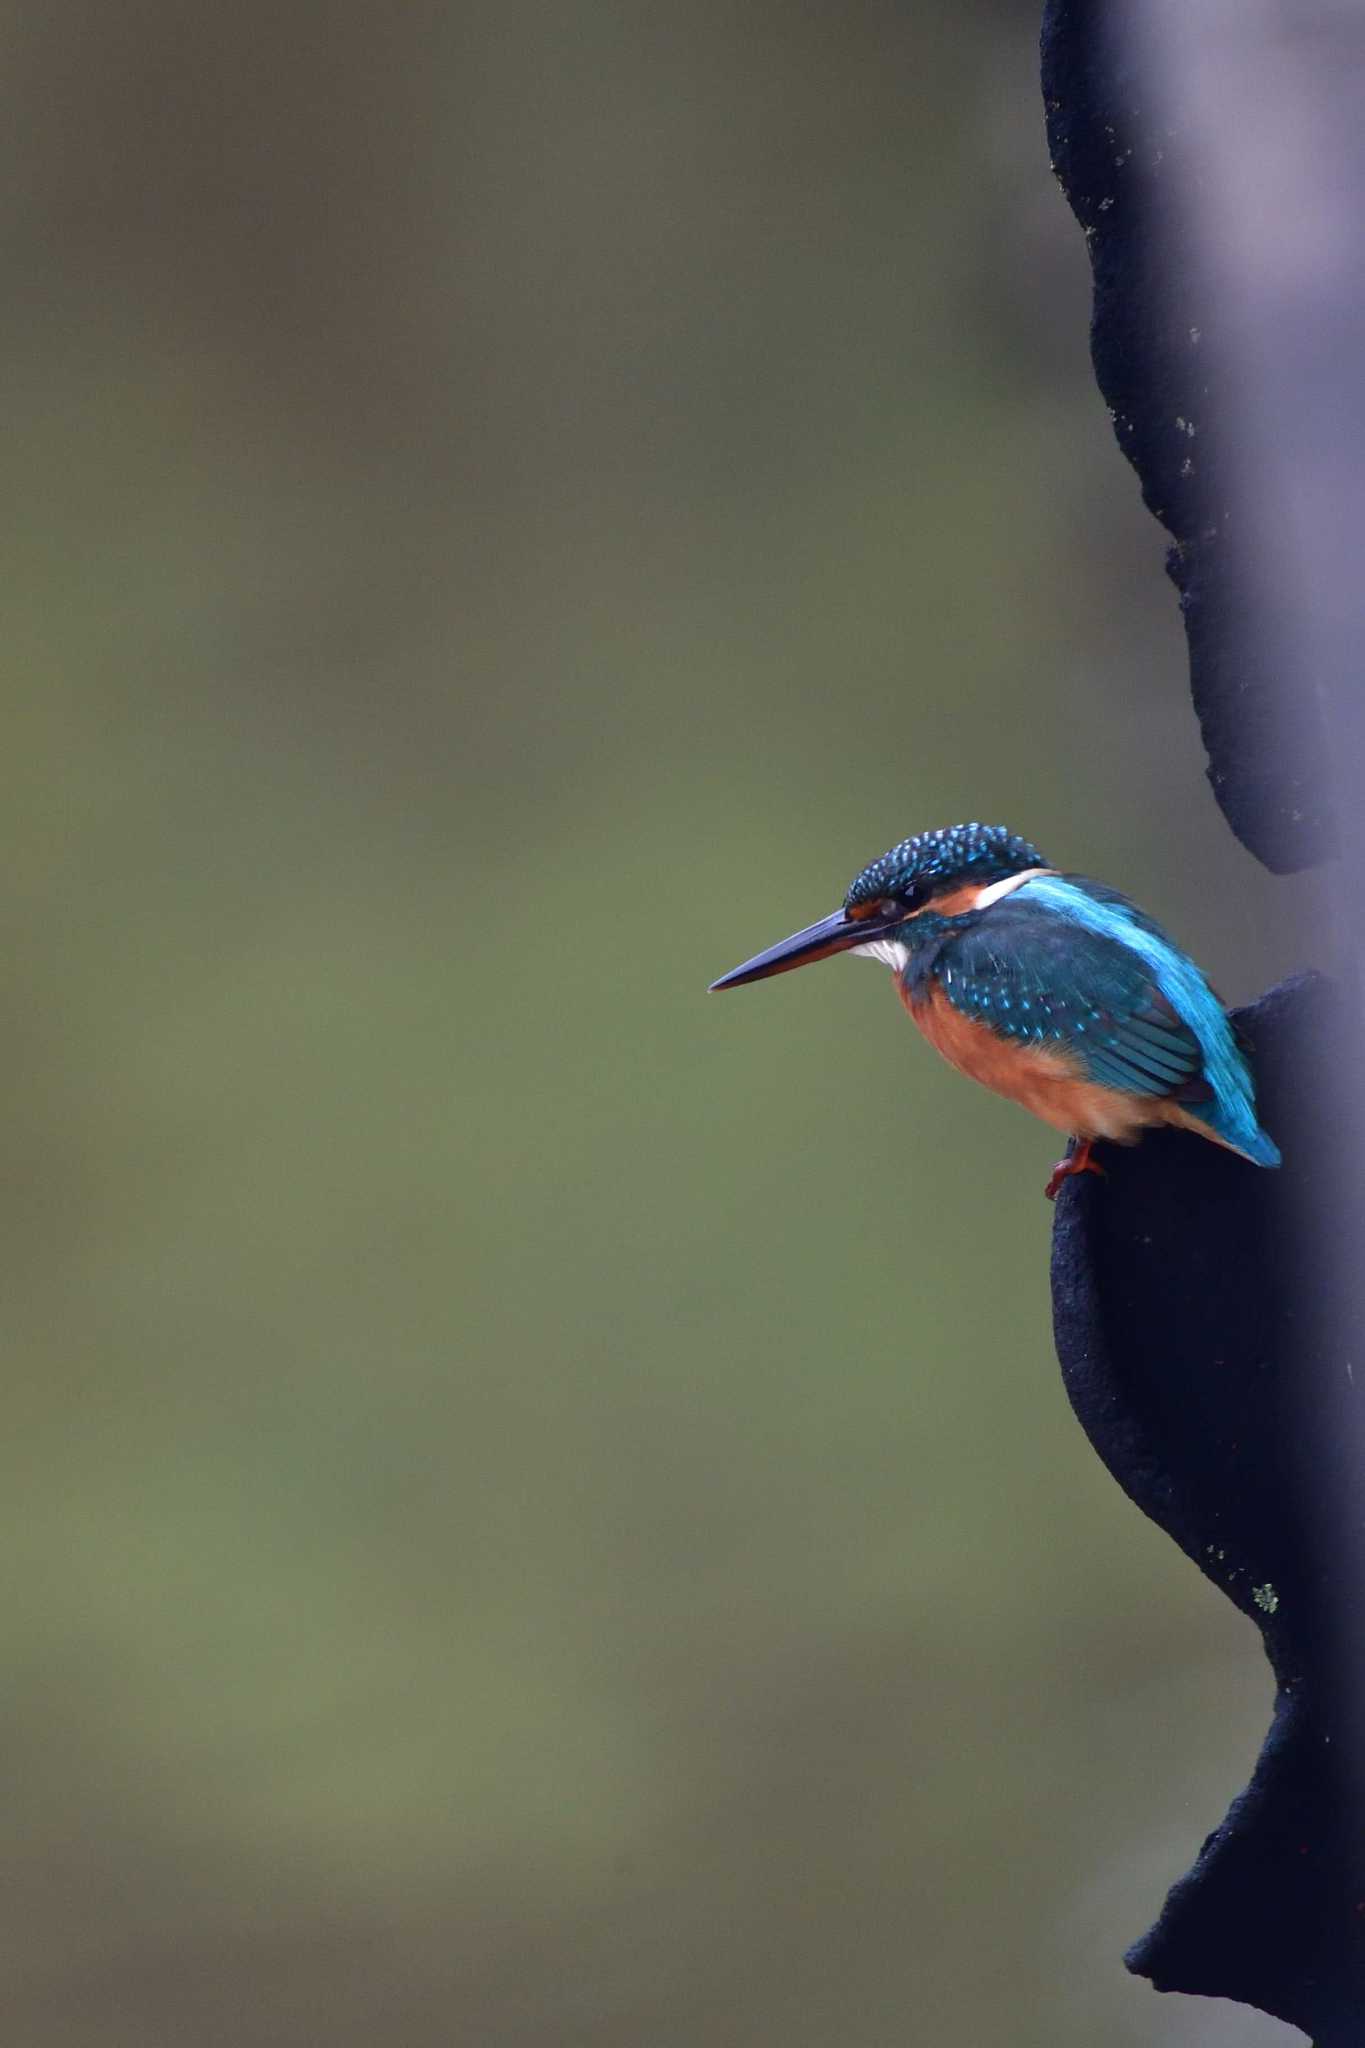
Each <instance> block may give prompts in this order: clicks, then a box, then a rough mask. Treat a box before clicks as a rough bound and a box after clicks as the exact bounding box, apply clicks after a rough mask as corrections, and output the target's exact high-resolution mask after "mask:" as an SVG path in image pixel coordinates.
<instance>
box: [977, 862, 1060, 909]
mask: <svg viewBox="0 0 1365 2048" xmlns="http://www.w3.org/2000/svg"><path fill="white" fill-rule="evenodd" d="M1056 872H1057V870H1056V869H1055V868H1025V869H1024V872H1023V874H1022V875H1006V876H1005V878H1004V880H1003V881H1002V882H992V883H991V885H990V887H989V889H982V890H980V891H979V892H978V894H977V899H976V901H975V903H974V904H973V905H972V909H973V910H985V909H986V907H987V906H988V905H989V904H991V903H998V902H999V901H1000V898H1001V897H1002V896H1008V895H1010V894H1011V893H1012V891H1013V890H1015V889H1022V888H1023V886H1024V884H1025V882H1031V881H1032V880H1033V878H1034V876H1035V875H1055V874H1056Z"/></svg>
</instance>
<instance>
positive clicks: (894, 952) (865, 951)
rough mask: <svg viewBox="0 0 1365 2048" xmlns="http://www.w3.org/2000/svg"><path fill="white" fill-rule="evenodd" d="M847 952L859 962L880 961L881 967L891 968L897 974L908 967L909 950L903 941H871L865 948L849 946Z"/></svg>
mask: <svg viewBox="0 0 1365 2048" xmlns="http://www.w3.org/2000/svg"><path fill="white" fill-rule="evenodd" d="M849 951H850V953H853V954H856V956H857V957H858V959H859V960H880V961H881V963H882V966H883V967H893V968H894V969H895V971H896V973H897V974H903V973H904V972H905V970H906V968H907V967H908V966H909V965H910V948H909V947H908V946H907V945H906V943H905V941H904V939H873V940H871V941H870V943H869V944H868V945H866V946H850V947H849Z"/></svg>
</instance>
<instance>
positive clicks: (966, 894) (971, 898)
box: [924, 882, 981, 917]
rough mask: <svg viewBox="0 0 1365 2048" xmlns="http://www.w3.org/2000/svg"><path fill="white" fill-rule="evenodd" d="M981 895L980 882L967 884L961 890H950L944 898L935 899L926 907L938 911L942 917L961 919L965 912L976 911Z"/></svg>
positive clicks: (946, 891)
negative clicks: (977, 900) (978, 898)
mask: <svg viewBox="0 0 1365 2048" xmlns="http://www.w3.org/2000/svg"><path fill="white" fill-rule="evenodd" d="M980 894H981V885H980V883H979V882H966V883H964V884H963V885H962V887H961V888H959V889H948V890H945V892H944V894H943V895H942V896H935V897H933V898H932V900H931V901H930V902H928V903H926V904H925V906H924V907H925V909H926V910H933V911H936V912H937V913H938V915H939V916H940V917H960V916H961V915H962V913H963V911H964V910H975V909H976V899H977V897H978V896H979V895H980Z"/></svg>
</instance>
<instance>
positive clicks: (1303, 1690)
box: [1053, 978, 1365, 2044]
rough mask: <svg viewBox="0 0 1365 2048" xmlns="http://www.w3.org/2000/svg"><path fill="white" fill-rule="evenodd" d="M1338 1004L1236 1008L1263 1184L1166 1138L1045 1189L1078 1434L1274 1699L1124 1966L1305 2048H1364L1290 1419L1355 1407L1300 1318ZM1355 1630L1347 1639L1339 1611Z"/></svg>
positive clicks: (1302, 1001) (1330, 1669) (1322, 1333)
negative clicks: (1262, 1142) (1215, 1812)
mask: <svg viewBox="0 0 1365 2048" xmlns="http://www.w3.org/2000/svg"><path fill="white" fill-rule="evenodd" d="M1345 1007H1346V1006H1345V1005H1344V1003H1343V1001H1342V999H1341V997H1340V995H1339V994H1338V993H1336V992H1334V991H1333V990H1332V989H1331V988H1330V987H1329V985H1328V984H1326V983H1324V982H1322V981H1320V980H1318V979H1316V978H1305V979H1304V980H1301V981H1298V982H1293V983H1286V984H1285V985H1284V986H1283V987H1281V988H1278V989H1274V990H1272V991H1271V992H1270V994H1269V995H1267V996H1264V997H1263V998H1262V999H1261V1001H1260V1002H1259V1003H1257V1004H1256V1005H1255V1006H1254V1007H1253V1008H1251V1009H1248V1010H1244V1011H1241V1012H1239V1013H1238V1017H1237V1022H1238V1025H1239V1028H1240V1029H1241V1030H1242V1031H1243V1033H1244V1035H1245V1036H1246V1038H1247V1041H1248V1043H1249V1045H1250V1046H1251V1048H1252V1052H1253V1057H1254V1059H1255V1062H1256V1070H1257V1076H1258V1081H1259V1087H1260V1100H1261V1109H1262V1114H1263V1117H1264V1120H1265V1123H1266V1125H1267V1128H1268V1129H1270V1130H1271V1131H1273V1132H1275V1134H1276V1135H1277V1137H1278V1138H1279V1140H1280V1142H1281V1145H1282V1146H1283V1149H1284V1154H1285V1163H1284V1166H1283V1168H1282V1169H1281V1170H1280V1172H1278V1173H1267V1172H1262V1171H1259V1170H1258V1169H1257V1168H1255V1167H1252V1166H1249V1165H1247V1164H1245V1163H1244V1162H1243V1161H1241V1160H1239V1159H1237V1158H1235V1157H1233V1156H1232V1155H1231V1154H1228V1153H1225V1152H1221V1151H1218V1150H1216V1149H1215V1148H1214V1147H1213V1146H1211V1145H1207V1144H1204V1143H1202V1142H1201V1141H1200V1140H1199V1139H1197V1138H1192V1137H1188V1136H1186V1135H1184V1134H1182V1133H1166V1134H1162V1135H1159V1136H1149V1137H1148V1138H1146V1139H1145V1140H1144V1141H1143V1143H1142V1144H1141V1145H1140V1146H1138V1147H1137V1148H1135V1149H1134V1150H1132V1151H1119V1150H1117V1149H1116V1148H1114V1147H1110V1148H1107V1150H1106V1152H1105V1155H1104V1156H1105V1165H1106V1178H1105V1179H1104V1180H1103V1181H1099V1180H1096V1179H1094V1178H1093V1177H1091V1176H1089V1175H1084V1176H1081V1177H1079V1178H1077V1179H1076V1180H1073V1181H1071V1182H1069V1183H1068V1184H1067V1186H1066V1187H1065V1188H1064V1190H1063V1192H1062V1195H1061V1197H1060V1198H1059V1200H1058V1204H1057V1222H1056V1230H1055V1234H1054V1240H1053V1303H1054V1314H1055V1323H1056V1335H1057V1350H1058V1356H1059V1358H1060V1360H1061V1364H1062V1373H1063V1378H1064V1380H1065V1383H1066V1388H1067V1393H1068V1395H1069V1396H1070V1399H1071V1403H1072V1406H1073V1408H1074V1409H1075V1411H1076V1414H1077V1416H1078V1417H1079V1419H1080V1422H1081V1424H1082V1426H1083V1428H1084V1429H1085V1431H1086V1434H1087V1435H1088V1436H1089V1438H1090V1441H1091V1443H1092V1444H1093V1445H1094V1447H1095V1449H1096V1451H1098V1453H1099V1455H1100V1457H1101V1458H1103V1460H1104V1462H1105V1464H1106V1465H1107V1466H1108V1467H1109V1470H1110V1471H1111V1472H1112V1473H1113V1475H1114V1477H1115V1478H1116V1479H1117V1480H1118V1482H1119V1484H1120V1486H1122V1487H1123V1489H1124V1491H1125V1492H1126V1493H1128V1494H1129V1495H1130V1496H1131V1498H1132V1499H1133V1500H1135V1501H1136V1502H1137V1504H1138V1506H1139V1507H1140V1508H1141V1509H1142V1510H1143V1511H1144V1513H1146V1514H1148V1515H1150V1516H1151V1517H1152V1519H1153V1520H1154V1521H1155V1522H1158V1523H1159V1524H1160V1525H1161V1527H1162V1528H1163V1529H1165V1530H1166V1531H1167V1533H1168V1534H1169V1535H1170V1536H1171V1537H1173V1539H1174V1540H1175V1541H1176V1542H1177V1543H1178V1544H1179V1545H1180V1547H1181V1549H1182V1550H1183V1551H1185V1553H1186V1555H1187V1556H1189V1557H1190V1558H1192V1559H1193V1561H1194V1563H1195V1564H1197V1565H1198V1566H1199V1569H1200V1570H1201V1571H1202V1572H1203V1573H1204V1574H1205V1575H1206V1576H1207V1577H1208V1578H1209V1579H1210V1580H1211V1581H1212V1582H1213V1584H1214V1585H1216V1586H1217V1587H1218V1588H1219V1590H1220V1592H1222V1593H1224V1594H1226V1596H1227V1597H1228V1598H1229V1599H1230V1600H1232V1601H1233V1602H1234V1603H1235V1605H1236V1606H1238V1607H1239V1608H1241V1610H1242V1611H1243V1613H1244V1614H1246V1615H1248V1616H1249V1617H1250V1618H1251V1620H1252V1621H1254V1622H1255V1623H1256V1625H1257V1627H1258V1628H1259V1629H1260V1630H1261V1632H1262V1635H1263V1636H1264V1639H1265V1646H1266V1654H1267V1656H1268V1657H1269V1659H1270V1663H1271V1667H1272V1669H1273V1671H1274V1674H1275V1681H1276V1686H1277V1695H1276V1704H1275V1716H1274V1720H1273V1723H1272V1726H1271V1729H1270V1733H1269V1735H1268V1737H1267V1739H1266V1743H1265V1747H1264V1749H1263V1751H1262V1754H1261V1758H1260V1761H1259V1763H1258V1764H1257V1766H1256V1771H1255V1775H1254V1776H1253V1778H1252V1781H1251V1784H1250V1786H1249V1787H1248V1789H1247V1791H1246V1792H1245V1793H1244V1794H1243V1795H1242V1796H1241V1798H1239V1799H1238V1800H1237V1801H1236V1802H1235V1804H1234V1805H1233V1807H1232V1809H1231V1811H1230V1812H1229V1813H1228V1815H1227V1818H1226V1819H1225V1820H1224V1821H1223V1823H1222V1825H1221V1826H1220V1827H1218V1828H1217V1829H1216V1830H1215V1831H1214V1833H1213V1834H1212V1835H1210V1836H1209V1838H1208V1840H1207V1842H1206V1843H1205V1844H1204V1847H1203V1849H1202V1850H1201V1851H1200V1854H1199V1857H1198V1860H1197V1862H1196V1863H1195V1866H1194V1868H1193V1870H1192V1871H1191V1872H1190V1874H1189V1875H1188V1876H1187V1877H1185V1878H1183V1879H1182V1880H1181V1882H1180V1883H1179V1884H1177V1885H1176V1887H1175V1888H1174V1890H1173V1891H1172V1892H1171V1894H1170V1897H1169V1898H1168V1900H1167V1902H1166V1906H1165V1909H1164V1911H1163V1912H1162V1914H1161V1917H1160V1919H1159V1920H1158V1922H1157V1924H1156V1926H1155V1927H1154V1928H1153V1929H1152V1930H1151V1932H1150V1933H1149V1934H1147V1935H1146V1936H1144V1937H1143V1939H1142V1940H1141V1941H1139V1942H1138V1943H1137V1944H1136V1945H1135V1947H1134V1948H1133V1949H1132V1951H1131V1952H1130V1955H1129V1958H1128V1960H1129V1964H1130V1966H1131V1967H1132V1968H1133V1969H1134V1970H1137V1971H1139V1972H1141V1973H1142V1974H1143V1975H1144V1976H1148V1977H1150V1978H1151V1979H1152V1981H1153V1983H1154V1984H1155V1985H1157V1987H1158V1988H1159V1989H1161V1990H1175V1991H1186V1992H1200V1993H1204V1994H1208V1995H1216V1996H1220V1997H1224V1998H1236V1999H1240V2000H1242V2001H1244V2002H1245V2003H1247V2004H1250V2005H1256V2006H1260V2007H1261V2008H1263V2009H1264V2010H1265V2011H1266V2012H1270V2013H1274V2014H1276V2015H1277V2016H1278V2017H1280V2018H1282V2019H1285V2020H1288V2021H1290V2022H1291V2023H1292V2024H1293V2025H1296V2026H1300V2027H1303V2028H1304V2029H1305V2031H1308V2032H1311V2033H1313V2034H1314V2036H1315V2037H1316V2039H1317V2040H1318V2041H1319V2042H1320V2043H1323V2044H1327V2043H1339V2042H1340V2043H1344V2042H1357V2041H1362V2040H1365V1855H1362V1852H1361V1844H1360V1840H1359V1831H1358V1828H1357V1826H1356V1824H1355V1820H1354V1815H1355V1811H1356V1808H1355V1804H1354V1795H1355V1789H1356V1788H1355V1784H1354V1770H1355V1767H1356V1764H1357V1762H1358V1758H1357V1754H1356V1752H1357V1748H1358V1740H1357V1737H1356V1734H1355V1732H1354V1728H1353V1721H1352V1713H1351V1709H1350V1705H1349V1698H1350V1696H1349V1691H1348V1690H1346V1689H1344V1688H1343V1686H1342V1683H1341V1671H1340V1668H1339V1665H1340V1660H1339V1658H1338V1657H1337V1655H1336V1651H1335V1645H1336V1642H1337V1639H1338V1635H1339V1632H1340V1629H1341V1627H1342V1624H1343V1614H1342V1605H1341V1603H1342V1597H1343V1587H1345V1588H1346V1589H1347V1590H1348V1591H1349V1589H1350V1587H1351V1586H1352V1585H1353V1583H1354V1579H1353V1575H1352V1573H1351V1572H1350V1570H1349V1568H1348V1569H1347V1570H1346V1571H1345V1572H1342V1571H1340V1570H1338V1569H1336V1561H1335V1560H1334V1559H1333V1558H1332V1557H1331V1556H1330V1554H1328V1553H1327V1552H1326V1551H1325V1548H1324V1545H1323V1542H1322V1535H1323V1532H1322V1529H1321V1527H1320V1524H1319V1522H1318V1519H1317V1516H1316V1514H1315V1512H1314V1506H1313V1503H1314V1497H1315V1494H1316V1493H1317V1492H1318V1491H1319V1487H1318V1476H1319V1475H1318V1446H1317V1443H1316V1439H1315V1436H1314V1433H1313V1432H1312V1431H1311V1430H1306V1429H1305V1428H1304V1424H1303V1418H1304V1416H1305V1415H1308V1414H1317V1415H1321V1414H1324V1413H1331V1412H1332V1411H1333V1410H1334V1409H1335V1408H1336V1407H1337V1406H1338V1405H1339V1404H1340V1403H1341V1402H1342V1401H1343V1400H1353V1399H1354V1367H1348V1366H1347V1363H1346V1361H1345V1360H1344V1359H1343V1358H1342V1357H1341V1356H1340V1354H1339V1349H1338V1346H1337V1344H1336V1343H1335V1341H1334V1338H1333V1335H1332V1329H1331V1325H1330V1324H1328V1323H1326V1322H1323V1321H1319V1320H1316V1319H1315V1318H1313V1317H1312V1316H1311V1315H1309V1316H1305V1313H1304V1308H1303V1300H1304V1295H1305V1288H1304V1282H1305V1280H1308V1281H1309V1283H1310V1286H1309V1290H1308V1291H1309V1293H1310V1294H1311V1291H1312V1288H1311V1283H1312V1281H1313V1279H1314V1277H1315V1276H1314V1273H1313V1258H1314V1253H1313V1246H1312V1244H1311V1242H1309V1243H1305V1241H1304V1235H1303V1228H1302V1220H1303V1218H1304V1217H1305V1216H1306V1215H1311V1213H1312V1210H1313V1207H1314V1205H1315V1202H1316V1200H1317V1193H1316V1190H1317V1186H1318V1176H1319V1175H1320V1174H1321V1173H1322V1171H1323V1168H1324V1163H1325V1162H1329V1161H1330V1159H1331V1156H1332V1151H1333V1146H1334V1134H1333V1132H1332V1130H1331V1129H1330V1128H1324V1127H1323V1126H1322V1119H1321V1112H1320V1110H1319V1108H1318V1097H1317V1091H1316V1089H1315V1087H1314V1085H1313V1082H1312V1079H1311V1076H1312V1075H1313V1074H1314V1072H1315V1071H1316V1070H1317V1068H1318V1067H1319V1065H1320V1064H1321V1062H1322V1061H1323V1060H1325V1059H1330V1058H1331V1057H1332V1056H1333V1046H1334V1043H1339V1042H1340V1041H1342V1040H1343V1039H1344V1038H1345V1036H1346V1032H1345V1026H1346V1024H1347V1021H1348V1020H1347V1018H1346V1015H1345ZM1361 1384H1362V1391H1365V1358H1362V1362H1361ZM1348 1563H1349V1561H1348ZM1358 1590H1359V1589H1358V1588H1357V1592H1358ZM1350 1619H1351V1620H1352V1621H1353V1622H1354V1625H1355V1626H1356V1628H1357V1629H1359V1630H1361V1631H1362V1632H1365V1611H1362V1609H1361V1605H1360V1603H1359V1601H1358V1600H1357V1601H1356V1602H1355V1604H1354V1606H1353V1611H1352V1616H1351V1617H1350Z"/></svg>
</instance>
